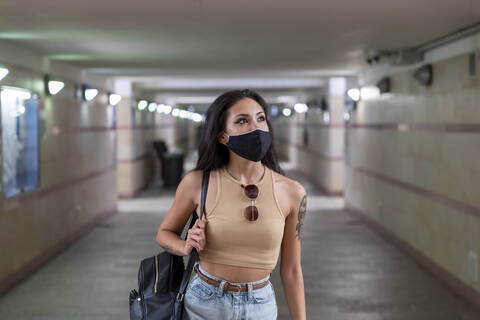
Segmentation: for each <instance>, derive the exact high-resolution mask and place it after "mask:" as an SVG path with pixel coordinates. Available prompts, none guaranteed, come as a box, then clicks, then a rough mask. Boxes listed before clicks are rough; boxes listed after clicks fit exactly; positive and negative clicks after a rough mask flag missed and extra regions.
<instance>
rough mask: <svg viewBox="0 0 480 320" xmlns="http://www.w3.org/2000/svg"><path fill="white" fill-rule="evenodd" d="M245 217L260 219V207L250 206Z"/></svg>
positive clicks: (253, 219)
mask: <svg viewBox="0 0 480 320" xmlns="http://www.w3.org/2000/svg"><path fill="white" fill-rule="evenodd" d="M244 215H245V218H247V220H249V221H255V220H257V219H258V209H257V207H255V206H248V207H246V208H245V212H244Z"/></svg>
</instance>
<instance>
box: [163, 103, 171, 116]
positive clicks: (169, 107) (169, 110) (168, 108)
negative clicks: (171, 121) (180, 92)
mask: <svg viewBox="0 0 480 320" xmlns="http://www.w3.org/2000/svg"><path fill="white" fill-rule="evenodd" d="M171 111H172V106H170V105H168V104H166V105H164V106H163V112H164V113H165V114H169V113H170V112H171Z"/></svg>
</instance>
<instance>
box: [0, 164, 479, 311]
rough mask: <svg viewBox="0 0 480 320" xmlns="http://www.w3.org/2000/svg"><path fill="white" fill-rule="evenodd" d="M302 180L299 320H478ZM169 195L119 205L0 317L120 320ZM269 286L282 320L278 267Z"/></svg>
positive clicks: (337, 202)
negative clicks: (303, 310) (303, 306)
mask: <svg viewBox="0 0 480 320" xmlns="http://www.w3.org/2000/svg"><path fill="white" fill-rule="evenodd" d="M188 167H191V164H190V165H187V168H188ZM287 175H289V176H291V177H292V178H294V179H299V180H301V179H300V178H299V177H296V176H295V174H294V172H292V171H287ZM301 182H302V183H303V184H304V186H305V187H306V188H307V191H308V202H307V211H308V213H307V216H306V220H305V224H304V239H303V244H302V265H303V275H304V280H305V291H306V303H307V318H308V319H321V320H333V319H335V320H349V319H355V320H377V319H385V320H387V319H398V320H417V319H418V320H420V319H422V320H456V319H471V320H473V319H477V320H478V319H480V311H479V310H477V309H475V308H474V307H473V306H472V305H471V304H469V303H467V302H466V301H464V300H463V299H461V298H459V297H458V296H456V295H454V294H453V293H452V292H450V291H449V290H448V289H447V288H446V287H444V286H443V285H442V284H441V283H440V282H439V281H438V280H437V279H435V278H433V277H431V276H430V275H429V274H428V273H426V272H424V271H423V269H421V268H420V267H419V266H417V264H416V263H415V262H413V261H411V260H410V259H409V258H408V257H406V256H405V255H404V254H402V253H401V252H399V251H398V250H397V249H396V248H394V247H393V246H391V245H390V244H388V243H386V242H385V241H384V240H383V239H382V238H380V237H379V236H377V235H376V234H375V233H373V232H372V231H371V230H370V229H368V228H367V227H366V226H365V225H363V224H362V223H361V222H360V221H357V220H355V219H354V218H352V217H351V216H349V215H348V214H346V213H345V212H343V211H342V210H341V209H339V208H341V207H342V205H343V201H342V199H338V198H327V197H323V196H321V194H320V193H319V192H318V191H317V190H315V188H314V187H313V186H312V185H310V184H309V183H307V182H306V181H301ZM173 195H174V190H171V189H170V190H165V189H163V188H161V186H160V185H158V184H157V185H153V186H151V187H150V188H149V189H148V190H146V191H144V192H142V193H141V194H140V195H139V197H138V198H136V199H131V200H122V201H119V213H118V214H116V215H114V216H113V217H111V218H109V219H108V220H107V221H105V222H103V223H102V224H100V225H98V226H96V227H95V228H94V229H93V230H92V231H90V232H89V233H88V234H86V235H85V236H84V237H83V238H82V239H80V240H79V241H77V242H76V243H75V244H73V245H72V246H70V247H69V248H68V249H66V250H65V251H64V252H62V253H61V254H60V255H59V256H57V257H56V258H55V259H53V260H51V261H50V262H49V263H48V264H47V265H45V266H44V267H43V268H42V269H40V270H39V271H37V272H36V273H34V274H33V275H31V276H30V277H29V278H27V279H26V280H25V281H23V282H22V283H20V284H19V285H18V286H17V287H15V288H14V289H13V290H11V291H10V292H9V293H7V294H6V295H4V296H3V297H0V319H26V320H27V319H36V320H39V319H45V320H46V319H49V320H53V319H95V320H96V319H128V318H129V315H128V294H129V291H130V290H131V289H133V288H137V271H138V265H139V262H140V260H141V259H142V258H144V257H148V256H151V255H153V254H156V253H157V252H159V251H160V250H161V249H160V248H159V246H158V245H157V244H156V242H155V235H156V231H157V227H158V225H159V224H160V222H161V221H162V219H163V217H164V215H165V213H166V211H167V210H168V208H169V207H170V205H171V202H172V200H173ZM272 282H273V284H274V288H275V291H276V297H277V303H278V308H279V319H289V316H288V308H287V304H286V301H285V298H284V292H283V287H282V284H281V280H280V277H279V273H278V265H277V269H275V271H274V272H273V274H272Z"/></svg>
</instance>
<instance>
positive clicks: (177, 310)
mask: <svg viewBox="0 0 480 320" xmlns="http://www.w3.org/2000/svg"><path fill="white" fill-rule="evenodd" d="M209 178H210V170H207V171H204V172H203V179H202V195H201V200H200V219H202V216H203V211H204V208H205V198H206V196H207V189H208V180H209ZM197 219H198V218H197V215H196V213H195V211H194V212H193V213H192V218H191V222H190V226H189V229H190V228H191V227H192V226H193V225H194V224H195V221H196V220H197ZM186 238H187V234H185V239H186ZM197 260H198V252H197V250H196V249H195V248H192V251H191V253H190V256H189V258H188V263H187V267H186V268H185V265H184V263H183V257H182V256H177V255H174V254H172V253H170V252H167V251H164V252H162V253H160V254H158V255H156V256H153V257H149V258H145V259H143V260H142V262H141V263H140V268H139V269H138V292H137V290H135V289H133V290H131V291H130V297H129V302H130V320H153V319H155V320H164V319H165V320H180V319H181V318H182V312H183V297H184V294H185V291H186V289H187V285H188V282H189V281H190V276H191V274H192V270H193V266H194V264H195V262H196V261H197Z"/></svg>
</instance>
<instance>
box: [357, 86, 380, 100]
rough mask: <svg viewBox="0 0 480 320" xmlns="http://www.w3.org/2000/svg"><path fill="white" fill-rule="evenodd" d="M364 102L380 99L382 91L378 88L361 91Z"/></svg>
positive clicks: (362, 89)
mask: <svg viewBox="0 0 480 320" xmlns="http://www.w3.org/2000/svg"><path fill="white" fill-rule="evenodd" d="M360 97H361V98H362V100H368V99H375V98H378V97H380V90H379V89H378V87H377V86H367V87H363V88H361V89H360Z"/></svg>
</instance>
